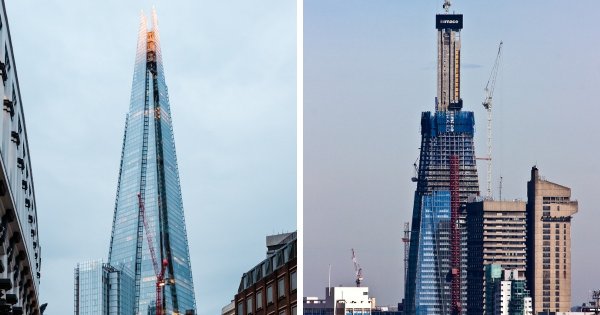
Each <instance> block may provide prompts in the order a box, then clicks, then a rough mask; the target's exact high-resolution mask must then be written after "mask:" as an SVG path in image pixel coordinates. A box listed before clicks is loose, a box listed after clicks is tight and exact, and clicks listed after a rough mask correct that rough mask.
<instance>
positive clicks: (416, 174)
mask: <svg viewBox="0 0 600 315" xmlns="http://www.w3.org/2000/svg"><path fill="white" fill-rule="evenodd" d="M418 160H419V158H417V159H416V160H415V163H414V164H413V167H414V169H415V173H414V176H413V177H412V178H411V179H410V180H411V181H412V182H413V183H416V182H418V181H419V178H418V177H419V168H418V167H417V161H418Z"/></svg>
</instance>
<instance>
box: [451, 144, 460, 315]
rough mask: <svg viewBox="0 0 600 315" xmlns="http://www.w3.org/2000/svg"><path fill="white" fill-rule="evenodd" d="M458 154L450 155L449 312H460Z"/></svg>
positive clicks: (453, 313)
mask: <svg viewBox="0 0 600 315" xmlns="http://www.w3.org/2000/svg"><path fill="white" fill-rule="evenodd" d="M458 161H459V159H458V155H451V156H450V210H451V213H450V229H451V230H450V251H451V254H450V268H451V272H452V286H451V296H452V304H451V314H452V315H458V314H460V313H461V303H460V258H461V248H460V230H459V228H458V216H459V213H458V209H459V207H460V196H459V190H458V189H459V174H458Z"/></svg>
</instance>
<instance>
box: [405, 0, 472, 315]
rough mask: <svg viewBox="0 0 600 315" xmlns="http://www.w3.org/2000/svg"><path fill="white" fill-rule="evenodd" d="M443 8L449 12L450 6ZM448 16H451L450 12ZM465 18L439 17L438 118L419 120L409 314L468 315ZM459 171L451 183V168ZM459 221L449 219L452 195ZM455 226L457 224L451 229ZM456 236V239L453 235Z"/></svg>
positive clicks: (469, 180)
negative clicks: (462, 58) (462, 39)
mask: <svg viewBox="0 0 600 315" xmlns="http://www.w3.org/2000/svg"><path fill="white" fill-rule="evenodd" d="M444 7H445V8H446V9H448V7H449V1H446V3H445V4H444ZM447 11H448V10H447ZM462 27H463V16H462V14H448V13H446V14H438V15H437V16H436V29H437V42H438V60H437V61H438V66H437V72H438V74H437V97H436V102H435V112H433V113H432V112H423V113H422V115H421V152H420V156H419V171H418V177H417V189H416V191H415V197H414V205H413V217H412V231H411V237H410V250H409V257H408V273H407V280H406V284H405V289H406V290H405V313H406V314H411V315H412V314H422V315H432V314H465V311H466V307H465V306H466V299H467V295H466V292H467V291H466V275H467V272H466V265H467V256H466V255H467V253H466V237H465V235H464V230H465V226H464V222H465V204H466V201H467V198H468V197H469V196H470V195H479V183H478V178H477V167H476V164H475V147H474V143H473V135H474V132H475V118H474V115H473V112H468V111H463V110H462V105H463V102H462V99H461V98H460V51H461V47H460V31H461V29H462ZM452 161H454V162H455V163H456V164H457V165H456V171H455V172H454V175H455V176H456V177H454V178H455V179H456V181H454V182H453V180H452V179H453V176H454V175H452V174H451V165H452V163H453V162H452ZM453 189H454V191H455V192H456V194H457V196H456V197H457V198H456V202H457V218H456V219H455V220H454V221H453V220H452V217H451V213H450V212H451V205H452V202H453V201H452V198H453V197H452V193H451V192H452V190H453ZM453 222H455V223H454V224H455V225H453ZM453 229H455V231H456V230H457V232H456V233H455V234H454V235H456V238H453V237H452V230H453Z"/></svg>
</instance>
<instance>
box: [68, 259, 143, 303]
mask: <svg viewBox="0 0 600 315" xmlns="http://www.w3.org/2000/svg"><path fill="white" fill-rule="evenodd" d="M74 280H75V304H74V305H75V315H133V314H134V313H133V302H134V295H133V294H134V290H135V286H134V283H133V277H132V276H131V274H130V273H128V272H127V271H126V270H120V269H119V268H115V267H113V266H111V265H109V264H105V263H103V262H102V261H99V260H98V261H88V262H84V263H79V264H77V267H76V268H75V279H74Z"/></svg>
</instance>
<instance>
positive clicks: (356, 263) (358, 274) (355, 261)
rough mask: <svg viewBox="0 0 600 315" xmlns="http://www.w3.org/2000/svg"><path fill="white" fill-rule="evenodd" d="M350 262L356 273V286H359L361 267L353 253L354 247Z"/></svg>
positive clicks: (361, 277) (361, 276) (361, 278)
mask: <svg viewBox="0 0 600 315" xmlns="http://www.w3.org/2000/svg"><path fill="white" fill-rule="evenodd" d="M352 262H353V263H354V273H355V274H356V286H357V287H360V283H361V282H362V280H363V274H362V268H361V267H360V264H359V263H358V260H357V259H356V255H355V254H354V248H352Z"/></svg>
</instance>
